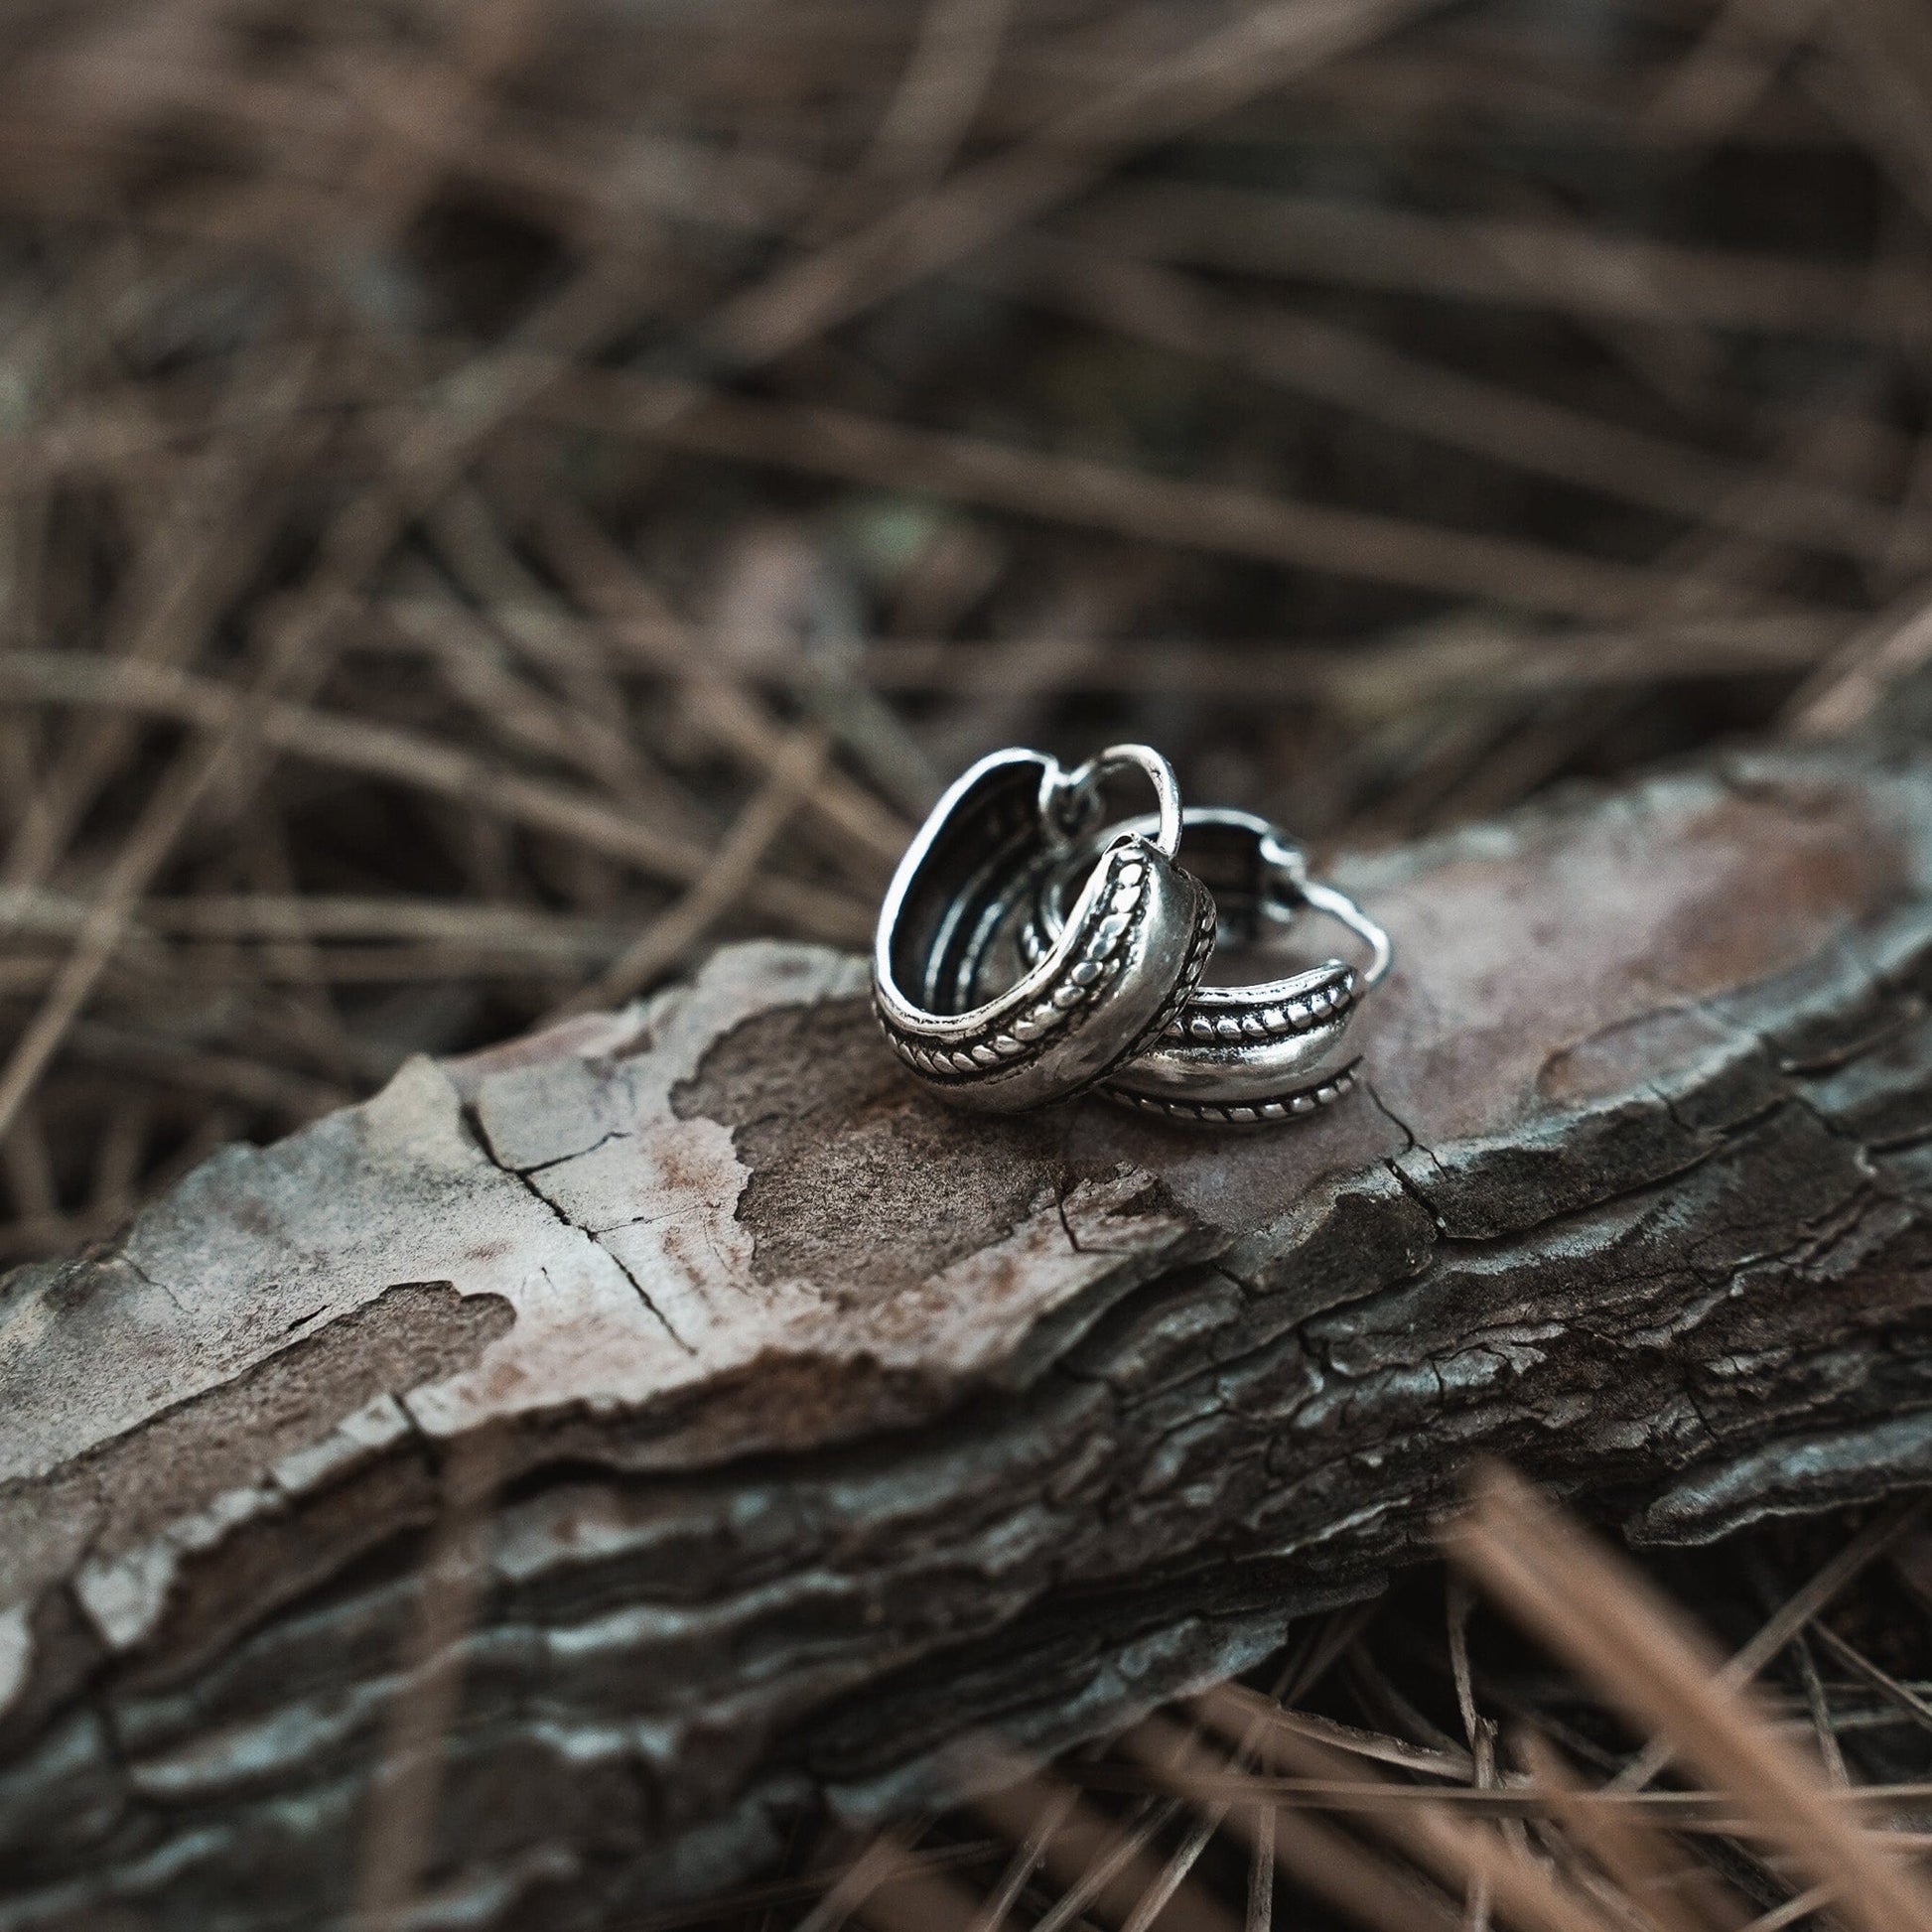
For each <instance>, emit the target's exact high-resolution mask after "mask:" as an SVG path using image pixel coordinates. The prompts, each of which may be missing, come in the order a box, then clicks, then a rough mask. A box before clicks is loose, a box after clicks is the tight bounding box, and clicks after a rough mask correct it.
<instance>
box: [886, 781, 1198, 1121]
mask: <svg viewBox="0 0 1932 1932" xmlns="http://www.w3.org/2000/svg"><path fill="white" fill-rule="evenodd" d="M1120 766H1134V767H1136V768H1138V769H1140V770H1141V771H1143V772H1145V773H1146V775H1147V776H1148V777H1149V779H1150V780H1151V781H1152V782H1153V784H1154V787H1155V794H1156V797H1157V798H1158V800H1159V802H1160V811H1159V813H1158V815H1157V816H1155V817H1153V818H1149V819H1147V820H1145V821H1142V822H1138V823H1137V824H1135V825H1133V826H1131V827H1125V828H1123V829H1121V830H1120V831H1119V832H1117V833H1113V834H1109V835H1106V836H1104V837H1099V838H1093V839H1090V840H1088V849H1087V851H1086V853H1085V856H1084V857H1083V858H1082V859H1081V860H1080V862H1079V863H1078V865H1077V866H1076V867H1074V868H1072V870H1071V871H1069V868H1068V863H1067V858H1068V851H1069V846H1070V843H1071V841H1072V840H1074V839H1076V838H1080V837H1082V836H1083V835H1085V834H1086V833H1087V832H1088V830H1089V829H1090V828H1091V826H1092V825H1093V824H1094V823H1095V821H1096V820H1097V818H1098V816H1099V812H1100V796H1099V783H1100V780H1101V778H1102V777H1103V776H1104V775H1105V773H1107V772H1108V771H1110V770H1113V769H1115V768H1117V767H1120ZM1179 839H1180V795H1179V791H1178V788H1177V787H1176V786H1175V784H1174V779H1173V771H1172V770H1171V769H1170V767H1169V765H1168V762H1167V760H1166V759H1163V758H1161V757H1160V756H1159V754H1157V753H1155V752H1152V751H1150V750H1149V749H1148V748H1147V747H1146V746H1144V745H1117V746H1114V747H1112V748H1110V749H1109V750H1107V751H1105V752H1102V753H1101V754H1100V756H1099V757H1098V758H1096V759H1090V760H1089V761H1088V762H1087V763H1086V764H1083V765H1081V766H1079V767H1078V768H1077V769H1076V770H1073V771H1066V770H1063V769H1062V768H1061V767H1060V765H1059V764H1058V763H1057V762H1055V760H1053V759H1050V758H1047V757H1045V756H1043V755H1042V754H1040V753H1038V752H1026V751H1008V752H996V753H994V754H993V756H992V757H990V758H985V759H981V760H980V761H979V763H977V764H976V765H974V766H973V767H972V769H971V770H970V771H968V772H966V773H965V774H964V776H962V777H961V778H960V779H959V780H958V782H957V783H955V784H954V785H953V786H952V787H951V789H950V790H948V791H947V793H946V795H945V796H944V797H943V798H941V799H940V801H939V802H938V804H937V805H935V806H934V807H933V809H932V812H931V815H930V816H929V817H928V818H927V820H926V822H925V824H924V825H923V826H922V827H921V828H920V830H919V834H918V836H917V837H916V838H915V839H914V840H913V841H912V843H911V845H910V846H909V847H908V848H907V850H906V853H905V856H904V858H903V859H901V860H900V861H899V865H898V870H897V873H896V874H895V875H894V877H893V883H892V886H891V887H890V889H889V890H888V892H887V894H886V901H885V904H884V905H883V906H882V907H881V908H880V914H879V930H878V937H877V939H876V942H875V944H874V948H873V1005H874V1008H875V1010H876V1011H877V1013H878V1015H879V1024H880V1026H881V1027H882V1028H883V1029H884V1030H885V1034H886V1037H887V1039H888V1040H889V1041H890V1042H891V1043H892V1047H893V1050H894V1051H895V1052H896V1053H897V1055H898V1056H899V1058H900V1059H901V1060H903V1061H904V1062H905V1064H906V1065H907V1066H908V1067H909V1068H910V1069H911V1070H912V1072H913V1073H915V1074H916V1075H917V1076H918V1077H919V1078H920V1079H921V1080H922V1081H924V1082H925V1083H926V1084H927V1085H928V1086H930V1087H931V1088H932V1089H933V1090H934V1091H935V1092H936V1093H938V1094H940V1095H941V1096H943V1097H944V1098H945V1099H947V1100H949V1101H951V1102H953V1103H954V1104H955V1105H958V1106H962V1107H972V1108H980V1109H986V1110H991V1111H997V1112H1003V1113H1005V1112H1017V1111H1020V1110H1022V1109H1024V1108H1028V1107H1039V1106H1044V1105H1046V1104H1047V1103H1048V1102H1049V1101H1054V1100H1061V1099H1064V1098H1066V1097H1067V1096H1068V1095H1069V1094H1073V1093H1077V1092H1079V1091H1080V1090H1081V1089H1082V1088H1084V1087H1086V1086H1089V1085H1091V1084H1092V1083H1093V1082H1094V1081H1096V1080H1098V1079H1099V1078H1101V1077H1102V1076H1103V1075H1104V1074H1106V1073H1107V1072H1108V1071H1109V1070H1111V1069H1112V1068H1113V1067H1115V1066H1117V1065H1118V1064H1119V1063H1120V1062H1121V1061H1123V1060H1125V1059H1127V1058H1129V1057H1131V1056H1132V1055H1133V1054H1134V1053H1135V1052H1136V1051H1137V1050H1138V1049H1139V1048H1140V1047H1141V1046H1142V1045H1143V1044H1144V1043H1145V1042H1146V1041H1147V1040H1148V1039H1150V1038H1151V1037H1152V1036H1153V1035H1157V1034H1158V1033H1160V1032H1161V1030H1162V1029H1163V1028H1164V1027H1165V1026H1167V1024H1168V1023H1169V1021H1170V1020H1172V1019H1173V1016H1174V1015H1175V1014H1176V1013H1177V1012H1178V1011H1179V1010H1180V1007H1181V1004H1182V1002H1183V1001H1184V1000H1185V999H1186V997H1187V995H1188V994H1189V992H1191V991H1192V989H1193V987H1194V985H1195V983H1196V982H1197V981H1198V980H1199V978H1200V973H1201V969H1202V967H1203V966H1204V965H1205V964H1206V963H1207V956H1208V953H1209V952H1210V951H1211V950H1212V948H1213V944H1214V902H1213V900H1212V899H1211V898H1210V897H1208V894H1207V892H1206V890H1205V889H1204V888H1203V887H1202V886H1201V884H1200V883H1199V881H1198V880H1196V879H1194V878H1193V877H1192V876H1191V875H1190V874H1188V873H1186V872H1183V871H1182V870H1181V868H1180V867H1179V866H1177V865H1176V864H1175V863H1174V856H1173V855H1174V848H1175V846H1176V845H1177V844H1178V843H1179ZM1046 872H1051V873H1053V874H1054V875H1055V876H1056V877H1060V878H1061V881H1062V885H1061V890H1060V893H1059V895H1058V897H1057V899H1056V904H1057V905H1058V906H1059V907H1060V908H1061V909H1060V914H1059V925H1058V928H1057V929H1056V931H1055V933H1054V935H1053V937H1052V938H1050V939H1046V940H1043V941H1041V942H1039V943H1038V944H1036V945H1033V946H1031V947H1029V946H1027V945H1026V944H1025V942H1024V937H1023V935H1024V934H1025V933H1026V931H1027V929H1028V927H1029V925H1030V924H1031V921H1032V916H1033V905H1034V901H1035V897H1036V896H1037V890H1038V881H1039V879H1040V877H1041V875H1042V874H1043V873H1046Z"/></svg>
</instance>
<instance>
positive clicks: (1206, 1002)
mask: <svg viewBox="0 0 1932 1932" xmlns="http://www.w3.org/2000/svg"><path fill="white" fill-rule="evenodd" d="M1149 823H1150V821H1146V820H1141V821H1135V822H1133V823H1130V824H1128V825H1126V826H1124V827H1119V828H1115V829H1116V830H1125V831H1129V832H1134V833H1136V834H1139V835H1143V836H1144V835H1145V831H1146V827H1147V825H1148V824H1149ZM1100 836H1101V837H1102V838H1104V837H1107V836H1112V834H1111V833H1108V834H1102V835H1100ZM1095 843H1097V841H1095ZM1182 846H1183V850H1184V853H1185V857H1186V860H1187V864H1188V867H1189V869H1190V870H1191V871H1194V872H1196V873H1197V874H1198V875H1199V876H1200V877H1201V878H1202V880H1203V881H1204V882H1205V883H1206V884H1207V886H1208V888H1209V890H1210V891H1211V892H1212V893H1213V895H1214V900H1215V904H1216V907H1217V909H1218V911H1219V914H1220V918H1221V935H1220V936H1221V938H1222V940H1223V942H1226V941H1228V940H1230V939H1240V940H1249V941H1252V940H1254V939H1256V938H1258V937H1259V936H1260V934H1261V931H1262V929H1263V927H1264V926H1265V925H1268V924H1274V925H1287V924H1291V923H1292V922H1294V920H1295V919H1296V917H1297V915H1298V914H1299V913H1300V912H1301V911H1302V910H1303V909H1304V908H1308V909H1312V910H1314V911H1318V912H1322V913H1325V914H1326V915H1327V916H1328V917H1330V918H1332V919H1335V920H1337V921H1339V922H1340V923H1341V924H1342V925H1344V926H1346V927H1348V928H1349V929H1350V930H1351V931H1352V932H1354V933H1355V934H1356V935H1357V936H1358V937H1359V938H1360V939H1361V940H1362V941H1363V943H1364V944H1365V945H1366V946H1367V948H1368V954H1369V957H1368V961H1367V963H1366V965H1365V966H1364V967H1363V968H1362V969H1361V970H1360V971H1359V972H1358V971H1357V970H1356V969H1355V968H1354V967H1352V966H1349V965H1347V964H1345V963H1344V962H1343V961H1341V960H1339V959H1331V960H1329V961H1327V962H1326V963H1325V964H1323V965H1320V966H1316V967H1312V968H1311V969H1310V970H1308V971H1306V972H1300V973H1296V974H1294V975H1293V976H1291V977H1289V978H1285V979H1277V980H1268V981H1264V982H1262V983H1259V984H1257V985H1252V986H1199V987H1196V988H1195V989H1194V990H1193V991H1192V992H1191V993H1189V994H1188V996H1187V997H1186V999H1185V1001H1184V1002H1183V1003H1182V1005H1181V1006H1180V1008H1179V1009H1178V1011H1176V1012H1175V1014H1174V1015H1173V1018H1172V1019H1171V1020H1170V1021H1169V1022H1168V1023H1167V1025H1166V1026H1165V1027H1164V1028H1163V1029H1162V1031H1161V1033H1160V1034H1159V1035H1158V1036H1157V1037H1156V1038H1155V1039H1153V1040H1152V1041H1151V1042H1150V1043H1149V1045H1148V1046H1147V1047H1146V1048H1145V1049H1144V1050H1143V1051H1142V1052H1141V1053H1139V1054H1138V1055H1137V1056H1136V1057H1135V1058H1134V1059H1133V1060H1132V1061H1131V1062H1129V1063H1128V1064H1127V1065H1125V1066H1123V1067H1120V1068H1118V1069H1116V1070H1115V1071H1114V1072H1113V1073H1112V1074H1110V1075H1109V1076H1108V1078H1107V1079H1106V1081H1105V1082H1104V1083H1103V1085H1102V1088H1101V1091H1102V1092H1104V1093H1105V1094H1106V1095H1107V1096H1108V1097H1109V1098H1110V1099H1113V1100H1118V1101H1121V1102H1124V1103H1125V1104H1126V1105H1128V1106H1132V1107H1138V1108H1140V1109H1141V1110H1142V1111H1143V1112H1147V1113H1154V1114H1162V1115H1165V1116H1166V1117H1167V1118H1169V1119H1170V1120H1178V1121H1186V1122H1197V1123H1201V1124H1204V1125H1209V1126H1235V1127H1253V1126H1261V1125H1264V1124H1266V1123H1269V1122H1273V1121H1284V1120H1290V1119H1293V1118H1295V1117H1296V1116H1298V1115H1303V1114H1311V1113H1313V1112H1314V1111H1315V1109H1316V1108H1318V1107H1322V1106H1326V1105H1327V1104H1328V1103H1329V1102H1330V1101H1333V1100H1338V1099H1339V1098H1340V1097H1341V1095H1342V1094H1344V1093H1345V1092H1347V1090H1348V1089H1349V1087H1350V1086H1352V1085H1353V1084H1354V1077H1355V1075H1354V1069H1355V1065H1356V1055H1355V1054H1354V1052H1353V1050H1352V1046H1351V1044H1350V1042H1349V1039H1348V1033H1349V1027H1350V1023H1351V1022H1352V1021H1353V1019H1354V1017H1355V1011H1356V1003H1357V1001H1358V1000H1359V998H1360V996H1361V995H1362V994H1363V993H1365V992H1367V991H1368V990H1369V989H1370V988H1371V987H1373V986H1375V985H1376V984H1377V983H1378V982H1379V981H1380V980H1381V978H1382V976H1383V975H1384V974H1385V973H1386V972H1387V971H1388V969H1389V960H1390V946H1389V936H1388V934H1387V933H1386V932H1385V931H1384V930H1383V929H1382V927H1381V926H1380V925H1378V924H1377V923H1376V922H1375V920H1373V919H1371V918H1370V917H1369V916H1368V914H1367V913H1365V912H1364V911H1363V910H1362V909H1361V907H1360V906H1358V905H1357V904H1356V903H1355V901H1354V900H1353V899H1351V898H1349V897H1347V895H1346V894H1344V893H1341V892H1338V891H1337V890H1336V889H1335V888H1334V887H1332V886H1326V885H1322V884H1320V883H1319V882H1317V881H1314V880H1311V879H1310V878H1309V876H1308V865H1307V861H1306V860H1305V858H1304V857H1303V855H1302V853H1301V852H1300V850H1299V849H1298V848H1297V847H1295V846H1294V845H1292V844H1290V843H1289V841H1288V840H1287V839H1285V838H1284V837H1283V836H1282V835H1281V833H1280V832H1278V831H1277V830H1276V828H1275V827H1274V826H1272V825H1271V824H1269V822H1268V821H1267V820H1266V819H1264V818H1257V817H1256V816H1255V815H1254V814H1253V813H1251V812H1241V811H1229V810H1218V809H1213V808H1197V809H1189V810H1188V811H1187V813H1186V814H1185V831H1184V834H1183V842H1182ZM1090 856H1091V855H1090V852H1089V851H1088V850H1086V849H1084V848H1078V847H1076V848H1075V849H1073V850H1072V851H1070V852H1068V853H1067V855H1066V856H1065V859H1064V860H1063V862H1062V863H1061V864H1060V866H1059V867H1058V868H1056V869H1054V870H1052V871H1049V872H1046V873H1043V874H1041V875H1039V876H1038V880H1037V891H1036V903H1035V918H1034V920H1033V922H1032V924H1031V926H1030V928H1029V932H1028V936H1027V938H1026V940H1025V941H1024V942H1023V943H1024V944H1025V946H1026V947H1027V949H1028V950H1030V951H1038V952H1043V951H1044V950H1045V949H1046V948H1048V947H1050V946H1051V945H1052V944H1053V943H1054V941H1055V939H1056V937H1057V935H1058V934H1059V933H1060V931H1061V929H1062V927H1063V925H1064V922H1065V919H1066V915H1067V893H1068V890H1069V887H1070V884H1071V882H1072V881H1073V880H1074V879H1076V878H1077V877H1078V876H1079V874H1080V871H1081V868H1082V867H1083V866H1085V865H1086V864H1088V863H1089V861H1090Z"/></svg>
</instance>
